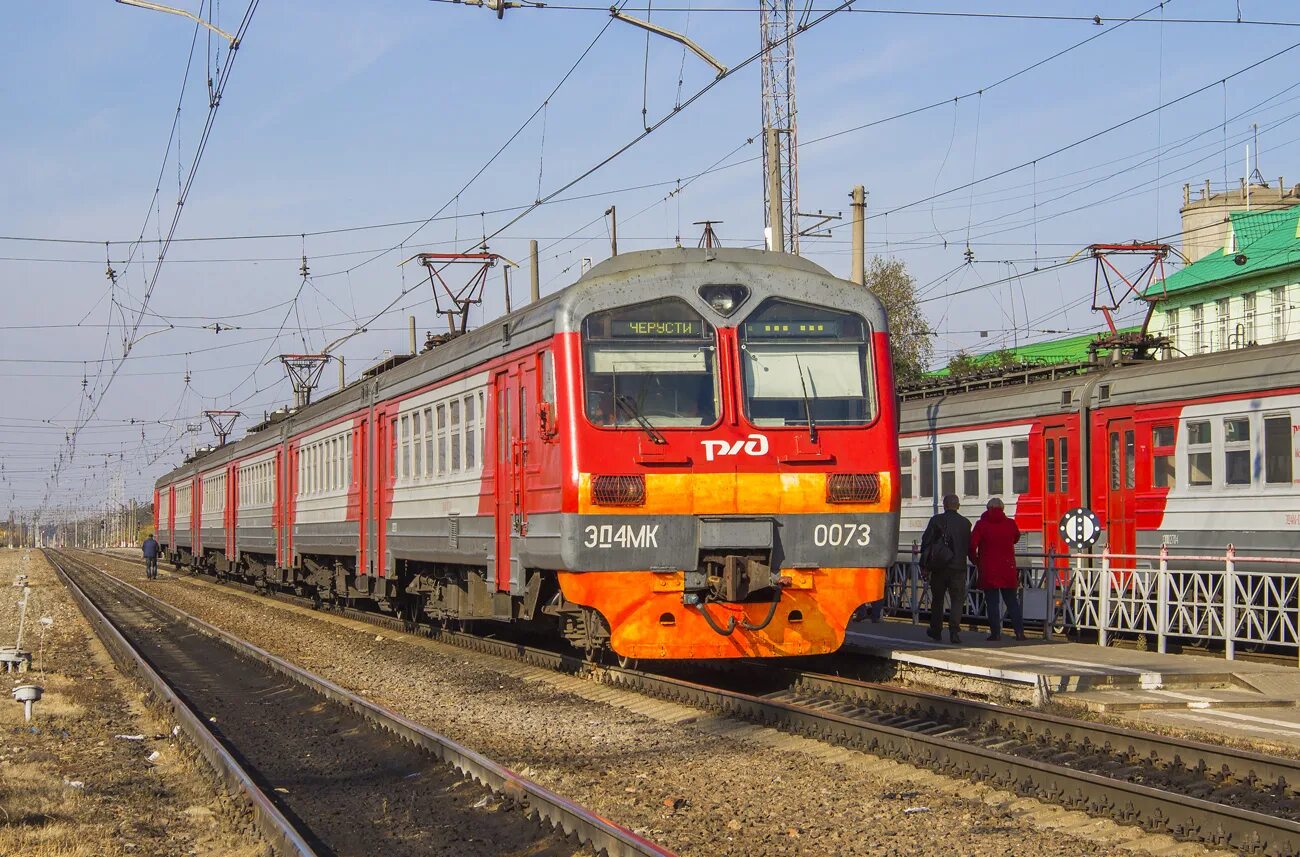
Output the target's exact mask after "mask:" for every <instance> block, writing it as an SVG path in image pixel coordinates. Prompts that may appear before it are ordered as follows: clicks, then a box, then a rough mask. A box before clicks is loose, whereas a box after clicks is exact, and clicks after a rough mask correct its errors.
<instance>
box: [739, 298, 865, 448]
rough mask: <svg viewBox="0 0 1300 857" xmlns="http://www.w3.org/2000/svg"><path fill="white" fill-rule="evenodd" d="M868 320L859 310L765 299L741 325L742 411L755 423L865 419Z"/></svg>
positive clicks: (861, 422) (853, 422)
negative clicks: (857, 313)
mask: <svg viewBox="0 0 1300 857" xmlns="http://www.w3.org/2000/svg"><path fill="white" fill-rule="evenodd" d="M867 330H868V329H867V325H866V322H864V321H863V319H862V318H861V317H859V316H857V315H854V314H852V313H847V312H839V311H836V310H830V309H826V308H824V307H811V306H807V305H805V304H797V303H792V302H789V301H782V300H769V301H767V302H766V303H764V304H763V305H762V306H761V307H759V308H758V309H757V310H756V311H755V312H754V313H753V314H752V315H750V316H749V318H747V319H746V320H745V322H744V324H742V325H741V329H740V340H741V345H740V347H741V362H742V364H743V370H744V377H745V414H746V416H748V417H749V419H750V422H752V423H753V424H754V425H756V426H810V425H815V426H848V425H865V424H866V423H868V422H870V420H871V415H872V395H871V383H870V368H869V367H870V362H869V361H868V360H867V356H868V349H867Z"/></svg>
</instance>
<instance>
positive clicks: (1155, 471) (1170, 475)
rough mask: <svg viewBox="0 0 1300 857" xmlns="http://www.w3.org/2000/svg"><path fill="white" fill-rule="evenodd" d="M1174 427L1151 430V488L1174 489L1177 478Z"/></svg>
mask: <svg viewBox="0 0 1300 857" xmlns="http://www.w3.org/2000/svg"><path fill="white" fill-rule="evenodd" d="M1174 437H1175V435H1174V427H1173V426H1172V425H1163V426H1153V427H1152V429H1151V487H1152V488H1173V487H1174V483H1175V481H1176V476H1177V467H1176V466H1175V464H1174Z"/></svg>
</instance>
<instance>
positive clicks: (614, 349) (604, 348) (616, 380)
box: [582, 299, 718, 431]
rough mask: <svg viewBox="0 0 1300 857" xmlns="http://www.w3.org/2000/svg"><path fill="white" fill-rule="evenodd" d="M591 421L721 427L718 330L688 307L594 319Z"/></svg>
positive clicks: (668, 305) (586, 349)
mask: <svg viewBox="0 0 1300 857" xmlns="http://www.w3.org/2000/svg"><path fill="white" fill-rule="evenodd" d="M582 337H583V354H584V361H585V364H586V391H587V392H586V395H587V402H586V409H587V418H588V419H589V420H591V421H592V422H593V423H595V424H596V425H599V426H629V427H632V428H636V427H638V426H639V427H641V428H643V429H645V430H647V431H653V430H654V429H655V428H661V427H665V426H667V427H684V426H708V425H713V424H714V423H716V422H717V421H718V384H717V376H718V373H717V349H716V348H715V346H714V330H713V326H712V325H710V324H709V323H708V322H707V321H705V320H704V318H703V317H701V316H700V314H699V313H697V312H696V311H695V310H693V309H691V307H690V305H689V304H687V303H686V302H685V301H681V300H676V299H666V300H659V301H651V302H649V303H643V304H636V305H634V306H629V307H620V308H618V309H614V310H608V311H606V312H598V313H593V314H592V315H590V316H588V317H587V319H586V320H585V321H584V322H583V325H582Z"/></svg>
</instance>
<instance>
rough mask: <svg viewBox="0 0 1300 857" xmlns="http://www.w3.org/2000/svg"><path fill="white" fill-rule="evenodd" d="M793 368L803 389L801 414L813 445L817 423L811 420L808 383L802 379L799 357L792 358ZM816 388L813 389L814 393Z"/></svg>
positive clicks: (815, 439)
mask: <svg viewBox="0 0 1300 857" xmlns="http://www.w3.org/2000/svg"><path fill="white" fill-rule="evenodd" d="M794 365H795V368H796V369H798V370H799V386H800V387H802V388H803V413H804V416H805V417H807V418H808V439H809V440H810V441H812V442H813V443H816V442H817V423H816V422H815V421H814V420H813V415H812V402H811V401H810V400H809V399H808V382H807V381H806V380H804V377H803V364H802V363H800V362H799V355H798V354H796V355H795V356H794ZM815 392H816V388H814V393H815Z"/></svg>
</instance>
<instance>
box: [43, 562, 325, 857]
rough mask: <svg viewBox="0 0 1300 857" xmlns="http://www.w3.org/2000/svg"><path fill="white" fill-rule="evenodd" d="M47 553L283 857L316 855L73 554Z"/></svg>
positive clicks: (120, 661)
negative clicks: (96, 590)
mask: <svg viewBox="0 0 1300 857" xmlns="http://www.w3.org/2000/svg"><path fill="white" fill-rule="evenodd" d="M45 556H46V558H47V559H48V560H49V561H50V564H51V565H52V566H54V570H55V572H56V573H57V574H58V576H59V578H60V579H61V580H62V581H63V583H64V585H65V586H67V588H68V592H69V593H70V594H71V595H72V600H73V601H74V602H76V604H77V607H78V608H80V609H81V613H82V615H84V616H85V617H86V620H87V621H88V622H89V623H90V625H91V627H92V628H94V630H95V634H96V635H97V636H98V637H99V639H100V640H101V641H103V643H104V647H105V648H107V649H108V652H109V655H110V656H111V657H112V658H113V661H114V662H115V663H116V664H117V665H118V667H119V668H120V669H121V670H122V671H123V672H124V673H126V674H127V675H135V676H137V677H139V679H140V681H141V682H143V683H144V684H145V686H146V687H148V689H149V691H150V692H151V693H152V694H153V695H154V697H155V698H156V699H157V700H158V701H159V702H160V703H161V704H162V705H163V706H165V707H166V708H167V709H168V710H169V711H170V712H171V715H172V716H173V717H175V718H176V723H177V725H179V726H180V728H181V731H183V732H184V733H185V735H186V737H187V738H189V740H190V742H191V743H192V744H193V745H194V746H195V747H196V748H197V749H198V751H199V753H200V755H202V756H203V758H204V759H205V760H206V761H207V763H208V765H209V766H210V767H211V769H212V771H213V773H215V774H216V776H217V778H218V779H219V780H220V781H221V782H222V784H223V785H224V786H225V788H226V789H227V790H228V791H229V792H230V793H231V794H232V795H236V796H239V797H242V798H243V800H244V801H245V803H246V805H247V807H248V809H249V810H250V811H251V812H252V813H253V818H254V819H255V821H256V824H257V828H258V830H259V832H260V833H261V834H262V836H263V837H264V838H265V839H266V841H267V842H269V843H270V844H271V847H272V848H273V849H274V850H275V853H276V854H277V855H280V857H287V855H296V857H316V852H315V851H314V850H313V849H312V848H311V846H310V845H308V844H307V841H306V840H305V839H304V838H303V837H302V835H301V834H299V833H298V831H297V830H296V829H295V828H294V826H293V825H292V824H291V823H290V822H289V820H288V819H287V818H285V816H284V814H283V813H281V812H280V810H279V808H277V807H276V805H275V804H274V803H273V802H272V801H271V799H270V797H268V796H267V794H266V793H265V792H264V791H262V790H261V789H260V788H259V787H258V786H257V784H256V783H255V782H254V780H253V778H252V777H251V776H249V774H248V772H247V771H245V770H244V768H243V766H242V765H240V764H239V762H238V761H237V760H236V759H235V757H234V756H233V755H232V754H231V753H230V751H229V750H227V749H226V748H225V747H224V746H223V745H222V744H221V742H220V741H219V740H217V737H216V736H215V735H213V734H212V731H211V730H209V729H208V728H207V727H206V726H205V725H204V724H203V722H202V721H201V720H200V719H199V718H198V717H197V716H196V715H195V714H194V712H193V711H191V710H190V707H189V706H188V705H186V704H185V703H184V702H183V701H182V700H181V699H180V697H178V696H177V695H176V693H175V692H174V691H173V690H172V689H171V686H170V685H168V684H167V682H166V681H164V680H163V678H162V676H160V675H159V674H158V673H157V672H156V671H155V670H154V668H153V667H151V666H150V665H149V662H148V661H146V660H145V659H144V657H143V656H142V655H141V654H140V653H139V652H138V651H136V649H135V647H134V646H132V645H131V644H130V643H129V642H128V641H127V639H126V637H124V636H123V635H122V632H121V631H119V630H118V629H117V627H116V626H115V625H114V624H113V623H112V622H110V621H109V619H108V617H107V616H105V615H104V614H103V612H102V611H100V609H99V608H98V607H96V606H95V604H94V602H92V601H91V600H90V598H89V596H87V595H86V593H85V592H84V591H82V589H81V587H80V586H78V585H77V582H76V581H75V580H73V579H72V575H71V574H69V573H68V571H67V567H66V565H65V563H67V562H68V561H69V559H70V558H69V557H66V556H64V555H62V554H60V553H57V552H55V551H51V550H46V551H45ZM73 562H75V560H73Z"/></svg>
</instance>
